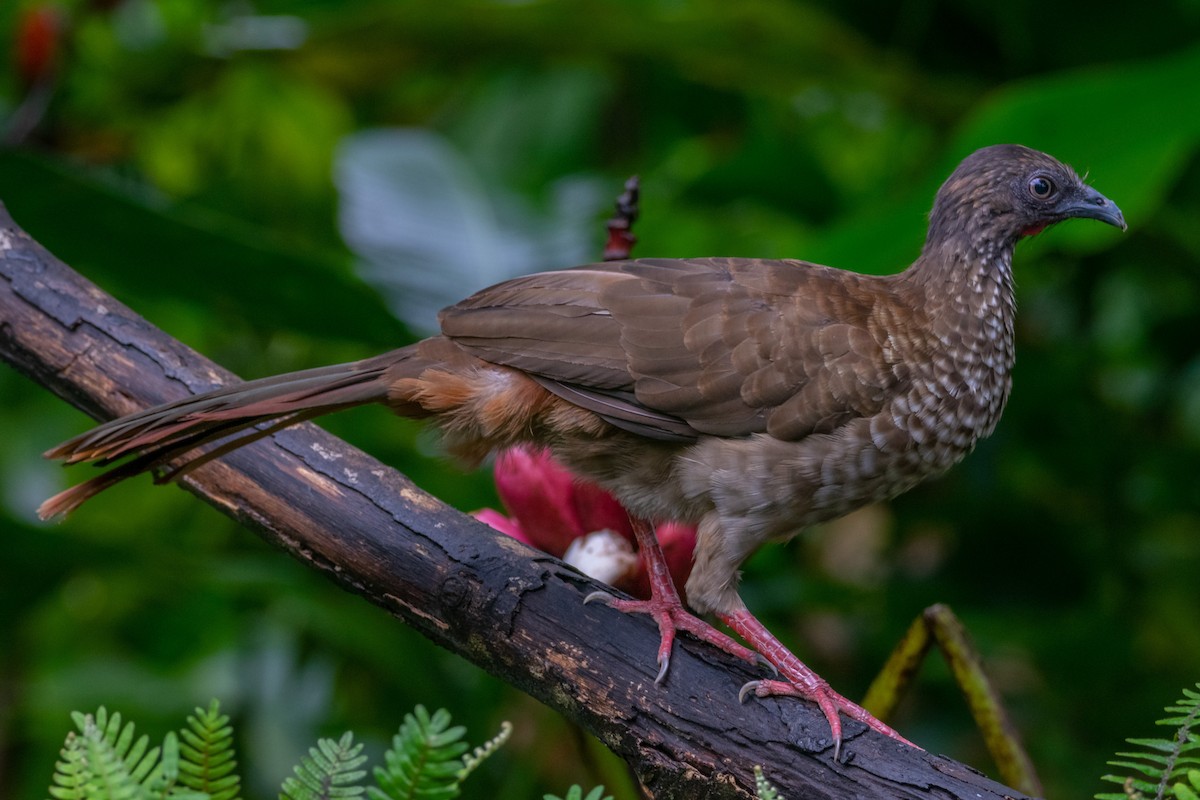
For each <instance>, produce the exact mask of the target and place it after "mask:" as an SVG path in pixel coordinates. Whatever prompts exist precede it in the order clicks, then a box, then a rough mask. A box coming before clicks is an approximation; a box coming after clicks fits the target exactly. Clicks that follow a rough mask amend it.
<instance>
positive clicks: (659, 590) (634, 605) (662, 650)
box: [583, 515, 763, 684]
mask: <svg viewBox="0 0 1200 800" xmlns="http://www.w3.org/2000/svg"><path fill="white" fill-rule="evenodd" d="M629 519H630V522H632V523H633V533H634V536H636V537H637V543H638V552H640V553H641V555H642V562H643V563H644V564H645V565H646V573H647V575H648V576H649V578H650V599H649V600H622V599H620V598H616V597H613V596H612V595H611V594H609V593H608V592H592V593H591V594H589V595H588V596H587V597H585V598H584V599H583V602H584V603H590V602H592V601H593V600H598V601H601V602H603V603H605V604H606V605H609V606H612V607H613V608H615V609H617V610H618V611H624V612H626V613H633V614H649V615H650V616H651V617H653V618H654V621H655V622H656V623H658V630H659V633H660V634H661V636H662V638H661V640H660V641H659V645H658V675H657V676H656V677H655V678H654V682H655V683H656V684H657V683H662V680H663V678H665V677H666V675H667V667H669V666H670V664H671V645H672V643H674V641H675V632H676V631H687V632H688V633H690V634H691V635H692V636H695V637H696V638H697V639H700V640H701V641H704V642H708V643H709V644H713V645H716V646H717V647H719V648H720V649H722V650H724V651H725V652H726V653H729V654H731V655H734V656H737V657H738V658H740V659H742V660H743V661H748V662H750V663H751V664H760V663H762V662H763V659H762V657H761V656H759V654H758V653H755V652H754V651H753V650H751V649H749V648H748V647H744V646H743V645H740V644H738V643H737V642H735V641H734V640H733V639H731V638H730V637H728V636H726V635H725V634H723V633H721V632H720V631H719V630H717V629H716V628H714V627H713V626H712V625H709V624H708V623H707V622H705V621H704V620H702V619H700V618H699V617H697V616H695V615H694V614H692V613H691V612H689V611H688V610H687V609H685V608H684V607H683V602H682V601H681V600H680V599H679V592H677V591H676V590H675V582H674V581H673V580H672V579H671V571H670V569H668V567H667V559H666V556H664V555H663V551H662V547H661V546H660V545H659V543H658V538H657V537H656V536H655V535H654V526H653V525H651V524H650V523H649V522H647V521H646V520H643V519H639V518H637V517H634V516H632V515H630V517H629Z"/></svg>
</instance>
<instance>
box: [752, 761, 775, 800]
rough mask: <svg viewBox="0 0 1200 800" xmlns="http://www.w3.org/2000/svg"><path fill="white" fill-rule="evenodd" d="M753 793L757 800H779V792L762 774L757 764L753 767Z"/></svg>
mask: <svg viewBox="0 0 1200 800" xmlns="http://www.w3.org/2000/svg"><path fill="white" fill-rule="evenodd" d="M754 793H755V794H756V795H757V796H758V800H781V798H780V797H779V790H778V789H776V788H775V787H774V786H772V785H771V782H770V781H769V780H767V776H766V775H764V774H763V770H762V767H760V766H758V765H757V764H755V765H754Z"/></svg>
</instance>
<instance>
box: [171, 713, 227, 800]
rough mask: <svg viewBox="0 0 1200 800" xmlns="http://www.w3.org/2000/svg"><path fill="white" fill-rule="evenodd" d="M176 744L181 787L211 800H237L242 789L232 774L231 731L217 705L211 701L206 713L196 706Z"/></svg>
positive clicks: (225, 716) (224, 715)
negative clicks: (206, 796) (204, 795)
mask: <svg viewBox="0 0 1200 800" xmlns="http://www.w3.org/2000/svg"><path fill="white" fill-rule="evenodd" d="M177 742H178V747H179V757H178V762H177V763H178V782H179V783H180V784H181V785H182V786H183V787H185V788H187V789H190V790H192V791H193V792H200V793H203V794H206V795H208V796H209V797H210V798H211V800H236V798H237V797H238V795H239V794H240V793H241V789H242V786H241V778H240V777H239V776H238V774H237V773H236V772H235V770H236V769H237V761H236V760H235V758H234V752H233V728H232V727H231V726H230V725H229V717H228V715H226V714H222V713H221V704H220V703H219V702H217V701H216V700H213V701H212V702H210V703H209V704H208V709H207V710H206V709H202V708H200V707H197V708H196V710H195V712H194V713H193V714H192V715H191V716H189V717H188V718H187V726H186V727H184V728H183V729H182V730H180V731H179V738H178V740H177Z"/></svg>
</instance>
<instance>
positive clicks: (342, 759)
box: [279, 731, 367, 800]
mask: <svg viewBox="0 0 1200 800" xmlns="http://www.w3.org/2000/svg"><path fill="white" fill-rule="evenodd" d="M362 748H363V746H362V745H361V744H354V734H352V733H350V732H349V731H347V732H346V733H344V734H342V738H341V739H339V740H338V741H336V742H335V741H333V740H332V739H321V740H320V741H318V742H317V746H316V747H312V748H309V751H308V755H307V756H305V757H304V758H302V759H300V763H299V764H297V765H296V767H295V769H294V772H295V775H294V776H293V777H290V778H288V779H287V780H285V781H284V782H283V791H282V793H281V794H280V795H279V797H280V800H335V798H348V797H359V796H361V795H362V794H363V791H364V789H363V787H362V786H361V785H360V784H359V781H361V780H362V779H363V777H365V776H366V774H367V771H366V770H365V769H358V767H360V766H362V764H363V762H365V761H366V760H367V757H366V756H364V755H360V753H361V752H362Z"/></svg>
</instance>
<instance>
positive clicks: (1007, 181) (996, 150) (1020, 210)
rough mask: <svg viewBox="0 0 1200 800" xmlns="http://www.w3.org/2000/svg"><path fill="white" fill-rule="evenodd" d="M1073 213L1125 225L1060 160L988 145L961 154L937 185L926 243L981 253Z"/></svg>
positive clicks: (1113, 208) (1113, 207)
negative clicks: (968, 248) (965, 155)
mask: <svg viewBox="0 0 1200 800" xmlns="http://www.w3.org/2000/svg"><path fill="white" fill-rule="evenodd" d="M1076 217H1077V218H1085V219H1098V220H1100V221H1101V222H1107V223H1108V224H1109V225H1113V226H1115V227H1118V228H1120V229H1121V230H1125V228H1126V225H1125V217H1124V216H1123V215H1122V214H1121V209H1119V208H1117V206H1116V204H1115V203H1113V202H1112V201H1111V200H1109V199H1108V198H1107V197H1105V196H1104V195H1102V194H1100V193H1099V192H1097V191H1096V190H1095V189H1093V188H1092V187H1090V186H1088V185H1087V184H1086V183H1084V182H1083V180H1082V179H1081V178H1080V177H1079V176H1078V175H1076V174H1075V170H1073V169H1071V168H1070V167H1068V166H1067V165H1066V164H1063V163H1062V162H1060V161H1058V160H1057V159H1054V158H1052V157H1050V156H1048V155H1046V154H1045V153H1039V152H1038V151H1037V150H1031V149H1029V148H1028V147H1022V146H1021V145H1016V144H1000V145H993V146H992V147H985V148H983V149H982V150H977V151H975V152H974V153H972V154H971V155H969V156H967V157H966V158H965V159H964V160H963V162H962V163H961V164H959V165H958V169H956V170H954V172H953V173H952V174H951V175H950V177H949V178H947V179H946V182H945V183H944V184H942V188H941V189H939V190H938V193H937V197H936V198H935V200H934V202H933V211H932V212H931V213H930V215H929V235H928V237H927V239H926V248H927V249H928V248H930V247H931V246H942V245H944V244H947V243H950V242H955V240H957V242H956V243H957V244H958V245H959V246H969V247H972V248H974V249H976V250H979V251H981V252H983V253H984V254H986V253H987V251H988V250H991V251H992V252H994V251H995V250H996V249H997V248H1005V247H1008V248H1011V247H1012V246H1013V245H1015V244H1016V242H1017V240H1018V239H1020V238H1021V237H1022V236H1032V235H1033V234H1036V233H1040V232H1041V231H1042V230H1044V229H1045V228H1046V227H1048V226H1050V225H1053V224H1055V223H1056V222H1062V221H1063V220H1066V219H1072V218H1076Z"/></svg>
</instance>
